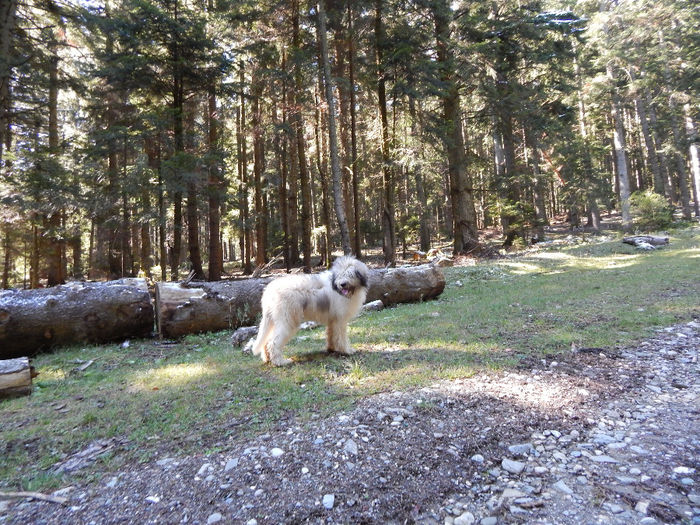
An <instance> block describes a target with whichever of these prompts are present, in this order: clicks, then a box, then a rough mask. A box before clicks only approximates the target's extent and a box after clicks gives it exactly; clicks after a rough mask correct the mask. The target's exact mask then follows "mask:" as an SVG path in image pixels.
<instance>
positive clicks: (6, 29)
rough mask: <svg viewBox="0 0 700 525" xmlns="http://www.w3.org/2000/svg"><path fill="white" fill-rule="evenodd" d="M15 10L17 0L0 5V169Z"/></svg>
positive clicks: (7, 116) (6, 130) (6, 126)
mask: <svg viewBox="0 0 700 525" xmlns="http://www.w3.org/2000/svg"><path fill="white" fill-rule="evenodd" d="M16 10H17V0H6V1H4V2H2V6H0V170H1V169H2V168H3V155H4V150H3V147H4V146H5V145H6V144H9V138H10V109H11V105H10V81H11V79H12V66H11V65H10V48H11V46H10V41H11V40H12V35H13V31H14V26H15V19H16V18H15V13H16ZM8 147H9V146H8Z"/></svg>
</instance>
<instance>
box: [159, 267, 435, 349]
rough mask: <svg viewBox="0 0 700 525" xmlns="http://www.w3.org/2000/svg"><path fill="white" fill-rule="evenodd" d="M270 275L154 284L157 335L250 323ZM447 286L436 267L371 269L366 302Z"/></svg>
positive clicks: (425, 295) (393, 300)
mask: <svg viewBox="0 0 700 525" xmlns="http://www.w3.org/2000/svg"><path fill="white" fill-rule="evenodd" d="M271 280H272V279H271V278H250V279H241V280H235V281H218V282H211V283H190V284H189V285H188V286H186V287H183V286H181V285H180V284H178V283H163V282H161V283H158V284H157V285H156V323H157V325H158V333H159V334H160V336H161V337H166V338H176V337H181V336H183V335H186V334H191V333H198V332H209V331H217V330H227V329H233V328H238V327H240V326H246V325H250V324H254V323H255V322H256V321H257V317H258V316H259V315H260V311H261V307H260V298H261V297H262V293H263V290H264V289H265V286H266V285H267V283H269V282H270V281H271ZM444 289H445V276H444V274H443V273H442V270H441V269H440V268H438V267H437V266H434V265H430V264H424V265H421V266H413V267H405V268H390V269H381V270H371V271H370V276H369V291H368V293H367V302H370V301H376V300H381V301H382V303H384V305H385V306H389V305H392V304H397V303H407V302H416V301H424V300H428V299H432V298H434V297H437V296H438V295H440V294H441V293H442V291H443V290H444Z"/></svg>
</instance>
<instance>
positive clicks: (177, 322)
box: [156, 277, 271, 338]
mask: <svg viewBox="0 0 700 525" xmlns="http://www.w3.org/2000/svg"><path fill="white" fill-rule="evenodd" d="M270 281H271V279H270V278H269V277H266V278H250V279H240V280H234V281H216V282H207V283H205V282H196V283H190V284H189V285H187V286H184V287H183V286H181V285H180V284H179V283H166V282H160V283H158V284H157V285H156V324H157V326H158V335H160V336H161V337H168V338H176V337H182V336H183V335H186V334H193V333H198V332H213V331H217V330H227V329H231V328H238V327H239V326H243V325H246V324H252V323H254V322H255V319H256V317H257V316H258V315H259V314H260V298H261V297H262V292H263V290H264V289H265V286H267V283H269V282H270Z"/></svg>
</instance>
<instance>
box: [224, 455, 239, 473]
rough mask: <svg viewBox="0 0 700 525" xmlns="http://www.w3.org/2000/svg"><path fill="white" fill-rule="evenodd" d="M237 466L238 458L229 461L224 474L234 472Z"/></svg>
mask: <svg viewBox="0 0 700 525" xmlns="http://www.w3.org/2000/svg"><path fill="white" fill-rule="evenodd" d="M237 466H238V458H233V459H229V460H228V461H227V462H226V466H225V467H224V472H228V471H229V470H233V469H235V468H236V467H237Z"/></svg>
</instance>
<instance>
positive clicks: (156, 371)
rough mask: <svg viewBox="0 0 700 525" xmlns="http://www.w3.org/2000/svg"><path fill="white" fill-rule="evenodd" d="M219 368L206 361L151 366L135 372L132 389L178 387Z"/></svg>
mask: <svg viewBox="0 0 700 525" xmlns="http://www.w3.org/2000/svg"><path fill="white" fill-rule="evenodd" d="M218 372H219V371H218V368H216V367H214V366H212V365H211V364H209V365H205V364H204V363H181V364H176V365H168V366H163V367H161V368H151V369H149V370H145V371H143V372H139V373H138V374H135V376H134V378H133V381H132V383H131V389H132V390H137V391H144V390H154V389H161V388H177V387H180V386H183V385H185V384H187V383H192V382H195V381H198V380H201V379H203V378H205V377H207V376H211V375H214V374H217V373H218Z"/></svg>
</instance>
